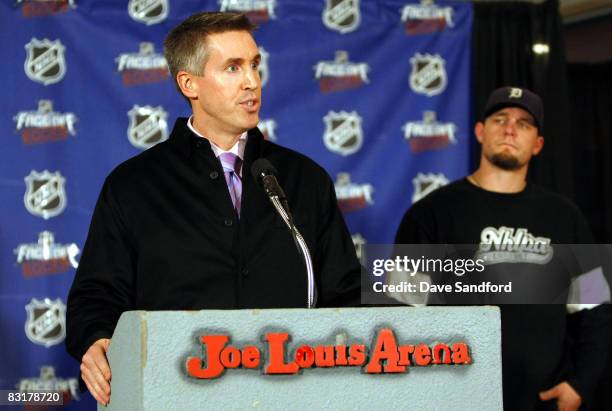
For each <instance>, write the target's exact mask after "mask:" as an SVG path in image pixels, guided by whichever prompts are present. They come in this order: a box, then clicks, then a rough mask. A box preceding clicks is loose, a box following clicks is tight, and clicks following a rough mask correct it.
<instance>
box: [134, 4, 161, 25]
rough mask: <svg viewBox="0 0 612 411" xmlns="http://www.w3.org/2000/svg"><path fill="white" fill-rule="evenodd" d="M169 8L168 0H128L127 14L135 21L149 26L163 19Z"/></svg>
mask: <svg viewBox="0 0 612 411" xmlns="http://www.w3.org/2000/svg"><path fill="white" fill-rule="evenodd" d="M169 8H170V7H169V5H168V0H130V2H129V3H128V14H129V15H130V17H131V18H132V19H134V20H136V21H137V22H139V23H144V24H146V25H147V26H150V25H151V24H157V23H160V22H162V21H164V20H165V19H166V17H168V10H169Z"/></svg>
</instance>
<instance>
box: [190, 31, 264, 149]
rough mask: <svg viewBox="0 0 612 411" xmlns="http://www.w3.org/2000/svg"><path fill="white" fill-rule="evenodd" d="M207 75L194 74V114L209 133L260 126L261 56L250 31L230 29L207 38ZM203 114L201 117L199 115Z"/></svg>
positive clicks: (221, 133) (223, 132) (235, 130)
mask: <svg viewBox="0 0 612 411" xmlns="http://www.w3.org/2000/svg"><path fill="white" fill-rule="evenodd" d="M207 53H208V59H207V60H206V63H205V66H204V70H203V72H204V75H203V76H194V77H193V83H194V84H193V86H194V92H195V94H196V95H197V98H196V100H195V101H194V105H193V109H194V116H195V117H196V119H197V120H198V123H199V124H201V125H202V126H203V127H204V129H205V130H206V132H207V133H209V134H211V135H210V136H207V137H215V136H217V135H218V136H225V135H234V136H236V135H239V134H241V133H243V132H244V131H246V130H248V129H251V128H253V127H255V126H257V123H259V109H260V107H261V79H260V78H259V63H260V60H261V56H260V54H259V50H258V49H257V44H255V40H253V37H252V36H251V34H250V33H249V32H247V31H228V32H224V33H218V34H211V35H209V36H208V38H207ZM198 117H199V118H198Z"/></svg>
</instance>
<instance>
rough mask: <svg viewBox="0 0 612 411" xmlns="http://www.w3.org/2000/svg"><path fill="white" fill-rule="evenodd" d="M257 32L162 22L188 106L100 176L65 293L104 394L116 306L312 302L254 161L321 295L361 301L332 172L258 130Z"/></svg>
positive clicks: (81, 353) (76, 346) (234, 20)
mask: <svg viewBox="0 0 612 411" xmlns="http://www.w3.org/2000/svg"><path fill="white" fill-rule="evenodd" d="M253 29H254V27H253V26H252V24H251V23H250V22H249V21H248V19H247V18H246V17H245V16H244V15H242V14H237V13H199V14H195V15H193V16H191V17H189V18H188V19H187V20H185V21H184V22H182V23H181V24H180V25H179V26H177V27H176V28H174V29H173V30H172V31H171V32H170V34H169V35H168V37H167V38H166V41H165V44H164V46H165V55H166V60H167V62H168V66H169V69H170V72H171V74H172V76H173V78H174V79H175V80H176V84H177V87H178V89H179V91H180V92H181V93H182V95H183V96H184V97H185V98H186V99H187V100H188V102H189V104H190V105H191V108H192V111H193V115H192V116H191V117H190V118H189V119H185V118H179V119H178V120H177V121H176V124H175V126H174V130H173V131H172V134H171V136H170V138H169V140H168V141H165V142H163V143H160V144H158V145H157V146H155V147H152V148H150V149H149V150H147V151H145V152H143V153H142V154H140V155H138V156H136V157H134V158H132V159H130V160H128V161H126V162H125V163H123V164H121V165H120V166H118V167H117V168H116V169H115V170H114V171H113V172H112V173H111V174H110V175H109V176H108V177H107V179H106V181H105V183H104V186H103V188H102V191H101V193H100V197H99V199H98V202H97V204H96V208H95V211H94V215H93V218H92V222H91V226H90V229H89V234H88V238H87V242H86V244H85V248H84V251H83V255H82V258H81V261H80V264H79V268H78V271H77V274H76V277H75V280H74V283H73V285H72V288H71V290H70V294H69V297H68V311H67V338H66V345H67V347H68V351H69V352H70V353H71V354H72V355H73V356H74V357H75V358H76V359H77V360H78V361H80V362H81V376H82V378H83V381H84V382H85V384H86V385H87V387H88V388H89V390H90V392H91V393H92V395H93V396H94V397H95V398H96V400H97V401H98V402H100V403H102V404H107V403H108V401H109V399H110V385H109V381H110V379H111V370H110V368H109V366H108V362H107V359H106V351H107V349H108V347H109V345H110V338H111V336H112V333H113V330H114V328H115V325H116V323H117V320H118V319H119V316H120V315H121V313H122V312H124V311H127V310H135V309H140V310H199V309H241V308H289V307H306V306H307V305H308V293H307V289H308V280H307V275H306V268H305V263H304V260H303V259H302V257H301V256H300V254H299V253H298V251H297V249H296V245H295V244H294V241H293V238H292V235H291V232H290V231H289V230H288V229H287V226H286V225H285V222H284V221H283V219H281V217H280V216H279V215H278V214H277V213H276V211H275V210H274V208H273V206H272V204H271V203H270V201H269V200H268V198H267V197H266V195H265V193H264V191H263V190H262V189H261V188H260V187H258V186H257V182H256V181H255V178H254V177H253V176H252V175H251V173H250V169H251V165H252V164H253V162H254V161H255V160H256V159H259V158H265V159H267V160H268V161H269V162H270V163H271V164H272V165H273V166H274V167H275V168H276V169H277V170H278V179H279V183H280V186H281V187H282V188H283V189H284V191H285V193H286V194H287V197H288V199H289V209H290V210H291V213H292V214H293V220H294V223H295V224H296V226H297V229H298V231H299V232H300V233H301V235H302V236H303V238H304V240H305V242H306V244H307V246H308V249H309V251H310V254H311V257H312V264H313V268H314V274H315V278H314V279H315V289H316V296H317V306H320V307H323V306H342V305H356V304H358V302H359V275H360V266H359V263H358V261H357V258H356V255H355V249H354V246H353V244H352V241H351V237H350V235H349V233H348V230H347V228H346V225H345V223H344V220H343V218H342V215H341V214H340V211H339V210H338V207H337V204H336V197H335V191H334V185H333V183H332V181H331V179H330V178H329V176H328V175H327V174H326V172H325V171H324V170H323V169H322V168H321V167H320V166H318V165H317V164H315V163H314V162H313V161H312V160H310V159H308V158H307V157H305V156H303V155H301V154H298V153H296V152H294V151H291V150H288V149H286V148H283V147H280V146H278V145H276V144H273V143H271V142H268V141H265V140H264V139H263V136H262V134H261V132H260V131H259V130H258V129H257V128H256V126H257V124H258V122H259V108H260V105H261V80H260V78H259V72H258V68H259V67H258V66H259V62H260V59H261V56H260V54H259V51H258V48H257V45H256V44H255V41H254V40H253V37H252V35H251V33H252V31H253ZM228 158H229V159H230V162H229V163H228V160H227V159H228Z"/></svg>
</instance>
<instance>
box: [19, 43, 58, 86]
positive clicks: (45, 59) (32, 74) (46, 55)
mask: <svg viewBox="0 0 612 411" xmlns="http://www.w3.org/2000/svg"><path fill="white" fill-rule="evenodd" d="M25 49H26V54H27V57H26V61H25V63H24V65H23V67H24V70H25V73H26V76H28V78H29V79H30V80H32V81H36V82H38V83H42V84H44V85H45V86H48V85H49V84H54V83H57V82H58V81H60V80H61V79H63V78H64V75H65V74H66V61H65V59H64V50H65V47H64V45H63V44H62V43H61V42H60V41H59V40H55V41H51V40H49V39H43V40H38V39H36V38H32V40H31V41H30V42H29V43H28V44H26V45H25Z"/></svg>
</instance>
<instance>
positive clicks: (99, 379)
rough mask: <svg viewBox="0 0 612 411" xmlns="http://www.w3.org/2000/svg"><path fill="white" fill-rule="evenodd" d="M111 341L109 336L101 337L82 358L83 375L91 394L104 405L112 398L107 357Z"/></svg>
mask: <svg viewBox="0 0 612 411" xmlns="http://www.w3.org/2000/svg"><path fill="white" fill-rule="evenodd" d="M110 343H111V340H110V339H109V338H100V339H99V340H97V341H96V342H94V343H93V344H92V345H91V347H89V348H88V349H87V352H86V353H85V354H84V355H83V358H82V359H81V377H82V378H83V381H85V384H86V385H87V388H88V389H89V392H90V393H91V395H93V397H94V398H95V399H96V401H98V402H99V403H100V404H102V405H106V404H108V400H109V399H110V380H111V370H110V367H109V365H108V360H107V359H106V351H108V347H109V346H110Z"/></svg>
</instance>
